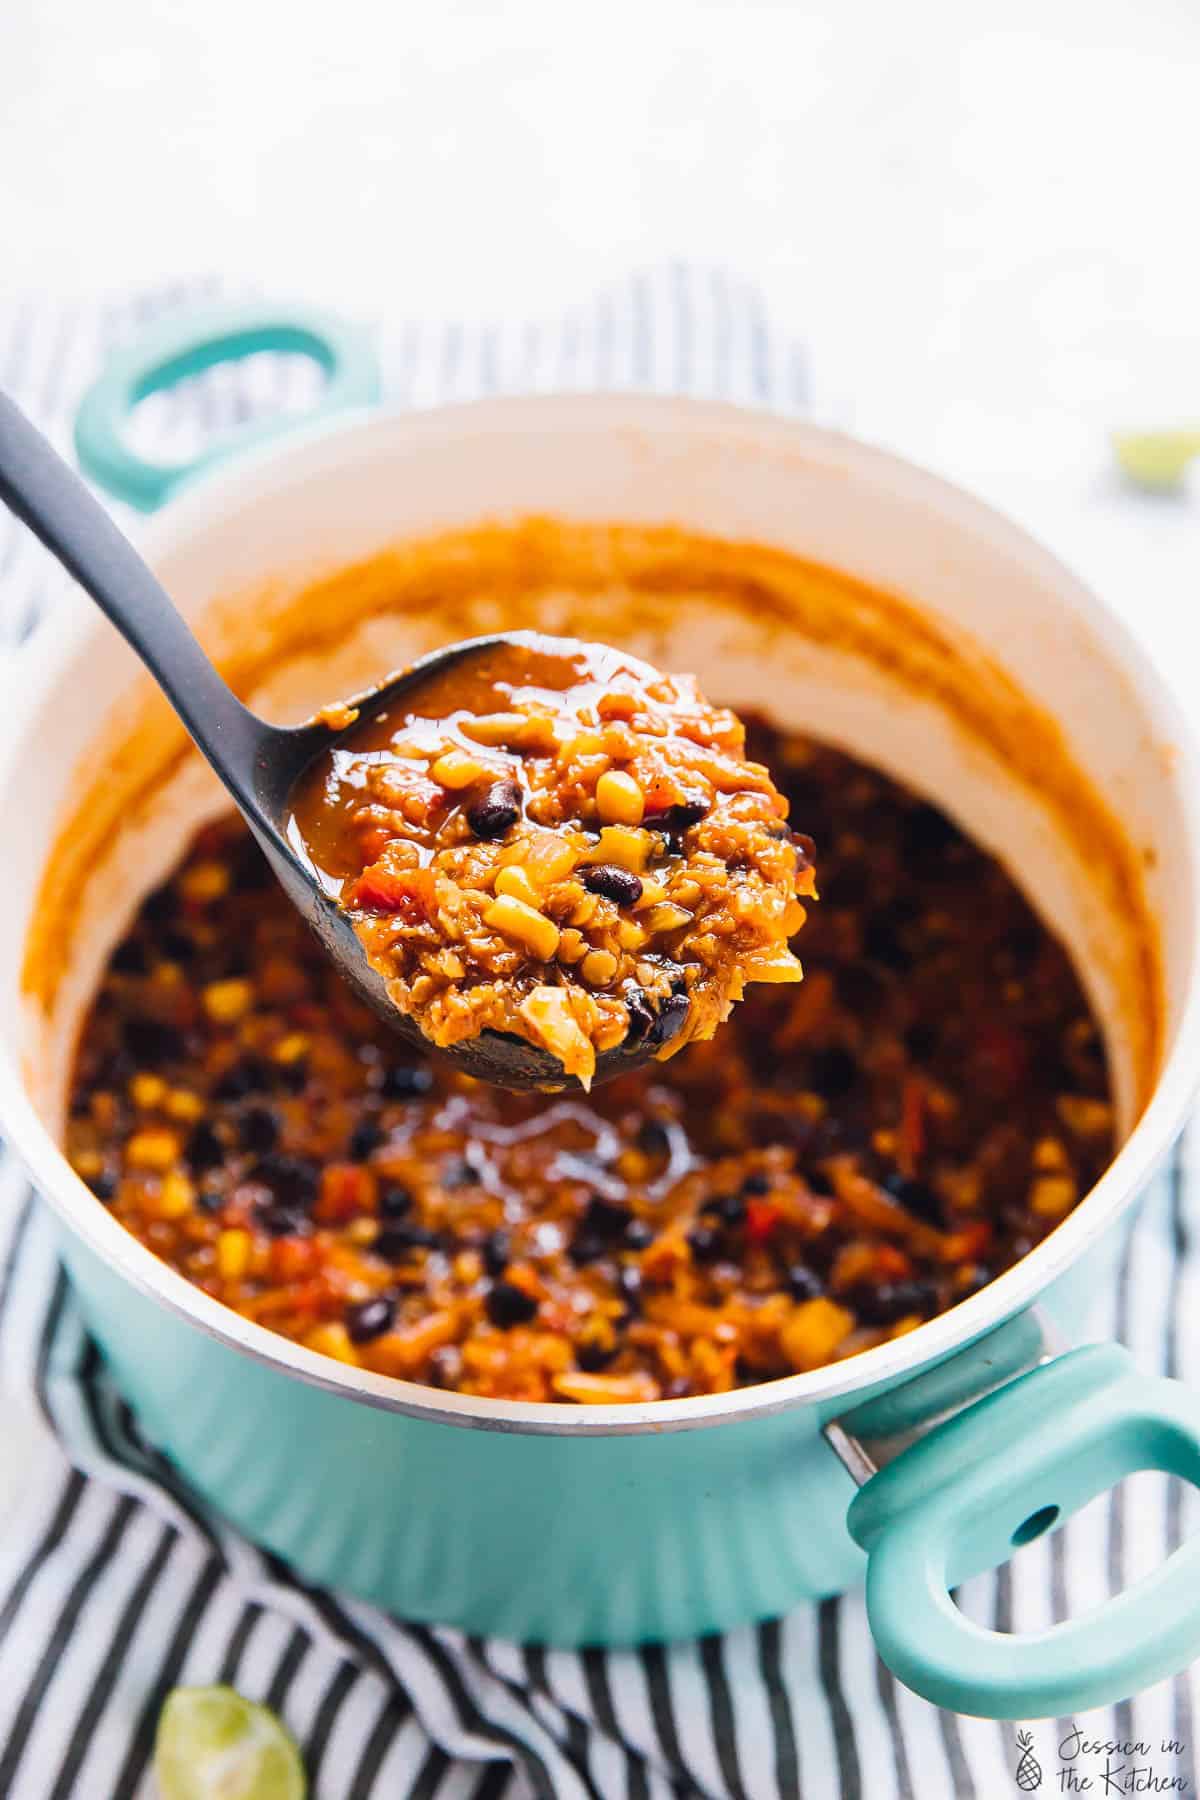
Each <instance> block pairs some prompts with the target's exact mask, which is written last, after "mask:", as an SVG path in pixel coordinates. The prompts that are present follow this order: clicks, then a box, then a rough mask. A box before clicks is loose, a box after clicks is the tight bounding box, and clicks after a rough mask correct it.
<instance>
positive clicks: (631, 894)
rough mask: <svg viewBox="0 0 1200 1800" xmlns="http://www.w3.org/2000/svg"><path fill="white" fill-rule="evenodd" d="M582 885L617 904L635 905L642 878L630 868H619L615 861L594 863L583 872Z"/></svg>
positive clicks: (640, 894)
mask: <svg viewBox="0 0 1200 1800" xmlns="http://www.w3.org/2000/svg"><path fill="white" fill-rule="evenodd" d="M583 885H584V887H585V888H587V889H588V890H589V891H590V892H591V893H593V894H603V896H604V898H605V899H606V900H614V901H615V902H616V904H617V905H618V906H636V905H637V903H638V901H639V900H640V899H641V897H642V878H641V876H640V875H635V874H634V873H633V870H632V869H620V868H618V867H617V865H616V864H615V863H594V864H593V865H592V867H591V868H590V869H585V870H584V872H583Z"/></svg>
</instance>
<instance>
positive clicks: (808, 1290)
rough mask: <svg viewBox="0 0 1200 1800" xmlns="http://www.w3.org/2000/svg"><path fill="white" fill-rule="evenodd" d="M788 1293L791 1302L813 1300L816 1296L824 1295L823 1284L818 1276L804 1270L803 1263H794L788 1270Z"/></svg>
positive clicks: (808, 1270) (806, 1269) (809, 1270)
mask: <svg viewBox="0 0 1200 1800" xmlns="http://www.w3.org/2000/svg"><path fill="white" fill-rule="evenodd" d="M787 1281H788V1292H789V1293H790V1294H791V1296H792V1299H793V1300H815V1299H816V1298H817V1295H818V1294H822V1293H824V1291H825V1289H824V1284H823V1283H822V1281H821V1279H820V1277H819V1276H817V1275H814V1274H813V1272H812V1270H811V1269H809V1268H806V1267H805V1265H804V1264H803V1263H796V1264H794V1265H793V1267H792V1268H790V1269H789V1270H788V1274H787Z"/></svg>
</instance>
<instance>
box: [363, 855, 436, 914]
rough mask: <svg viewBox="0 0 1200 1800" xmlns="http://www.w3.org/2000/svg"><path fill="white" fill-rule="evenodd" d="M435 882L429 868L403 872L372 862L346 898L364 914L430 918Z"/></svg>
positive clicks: (404, 870) (402, 870)
mask: <svg viewBox="0 0 1200 1800" xmlns="http://www.w3.org/2000/svg"><path fill="white" fill-rule="evenodd" d="M433 889H434V879H433V876H432V875H431V874H430V873H429V870H428V869H401V870H399V871H398V872H397V871H396V870H393V869H389V868H386V867H385V866H384V864H382V863H372V865H371V867H370V868H369V869H364V870H363V872H362V874H361V875H360V876H359V877H358V879H357V881H352V882H351V883H350V886H349V887H348V888H347V890H346V892H345V895H344V896H343V898H344V900H345V902H346V904H347V905H349V906H357V907H360V908H361V909H362V911H363V912H377V913H405V914H407V915H408V916H409V917H410V918H412V919H414V920H415V919H420V918H427V917H428V916H429V909H430V907H431V905H432V902H433Z"/></svg>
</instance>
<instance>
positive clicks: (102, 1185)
mask: <svg viewBox="0 0 1200 1800" xmlns="http://www.w3.org/2000/svg"><path fill="white" fill-rule="evenodd" d="M87 1184H88V1186H89V1187H90V1188H91V1190H92V1192H93V1194H95V1196H96V1198H97V1200H104V1201H109V1200H112V1199H114V1198H115V1197H116V1192H117V1178H116V1176H115V1175H112V1174H110V1173H109V1171H108V1170H107V1169H101V1171H100V1173H99V1174H98V1175H91V1176H88V1177H87Z"/></svg>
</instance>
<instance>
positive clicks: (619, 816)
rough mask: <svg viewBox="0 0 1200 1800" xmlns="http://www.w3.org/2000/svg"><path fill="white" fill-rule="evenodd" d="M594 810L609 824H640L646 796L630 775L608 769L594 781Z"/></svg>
mask: <svg viewBox="0 0 1200 1800" xmlns="http://www.w3.org/2000/svg"><path fill="white" fill-rule="evenodd" d="M596 810H597V811H598V812H599V814H600V817H601V818H602V819H604V820H605V821H606V822H607V823H608V824H610V825H640V824H641V822H642V817H643V814H644V813H645V811H646V796H645V795H644V794H643V792H642V790H641V788H640V787H639V786H638V784H637V782H636V781H635V780H634V779H633V776H632V775H626V774H625V773H624V771H623V770H621V769H608V770H606V771H605V773H604V774H603V775H602V776H601V777H600V779H599V781H598V782H597V783H596Z"/></svg>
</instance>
